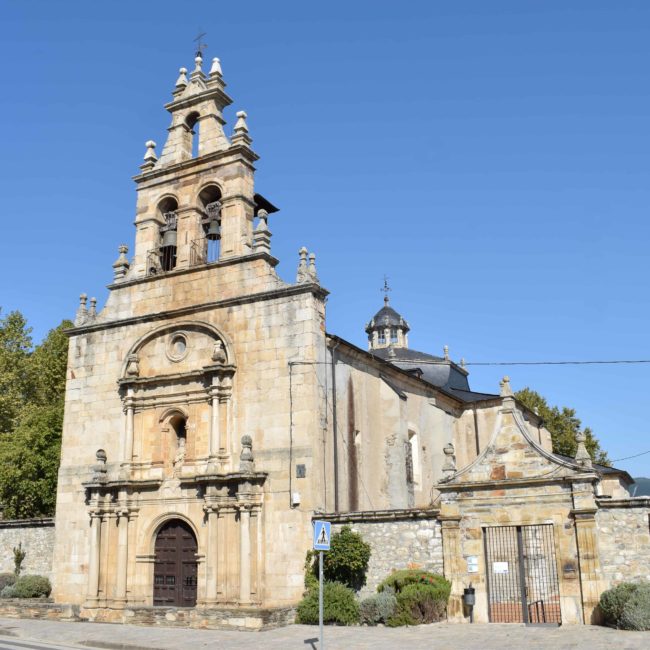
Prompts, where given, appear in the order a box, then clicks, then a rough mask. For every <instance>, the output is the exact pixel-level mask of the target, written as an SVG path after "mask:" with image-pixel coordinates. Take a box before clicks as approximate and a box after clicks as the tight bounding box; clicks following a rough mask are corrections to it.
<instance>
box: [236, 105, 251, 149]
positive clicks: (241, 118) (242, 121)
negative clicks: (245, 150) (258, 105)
mask: <svg viewBox="0 0 650 650" xmlns="http://www.w3.org/2000/svg"><path fill="white" fill-rule="evenodd" d="M247 117H248V115H247V114H246V111H237V122H236V123H235V128H234V129H233V135H232V138H231V142H232V144H233V146H234V145H245V146H248V145H250V144H251V142H253V141H252V140H251V138H250V136H249V135H248V124H246V118H247Z"/></svg>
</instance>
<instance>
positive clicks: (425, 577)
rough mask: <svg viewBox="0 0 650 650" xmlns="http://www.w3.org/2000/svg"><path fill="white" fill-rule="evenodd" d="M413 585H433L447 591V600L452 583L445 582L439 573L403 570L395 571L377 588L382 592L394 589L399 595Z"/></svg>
mask: <svg viewBox="0 0 650 650" xmlns="http://www.w3.org/2000/svg"><path fill="white" fill-rule="evenodd" d="M412 584H421V585H433V586H435V587H438V588H440V589H443V590H444V589H446V590H447V596H446V597H447V598H449V593H450V591H451V583H450V582H448V581H447V580H445V578H443V576H441V575H438V574H437V573H429V572H428V571H421V570H419V569H401V570H400V571H393V573H391V574H390V575H389V576H388V577H387V578H384V580H382V581H381V582H380V583H379V585H378V586H377V591H378V592H380V593H381V592H382V591H384V589H386V588H390V589H393V590H394V591H395V593H396V594H399V593H400V591H402V589H404V587H406V586H407V585H412Z"/></svg>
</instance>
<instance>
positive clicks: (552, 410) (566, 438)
mask: <svg viewBox="0 0 650 650" xmlns="http://www.w3.org/2000/svg"><path fill="white" fill-rule="evenodd" d="M515 397H516V398H517V400H519V401H520V402H521V403H522V404H524V406H527V407H528V408H529V409H530V410H531V411H534V412H536V413H537V414H538V415H539V416H540V417H541V418H542V420H543V421H544V426H545V427H546V428H547V429H548V430H549V432H550V434H551V440H552V442H553V451H554V452H555V453H556V454H563V455H565V456H575V454H576V449H577V446H578V444H577V443H576V434H577V433H578V431H581V430H582V432H583V433H584V434H585V436H586V438H587V439H586V440H585V447H586V448H587V451H588V452H589V454H590V455H591V457H592V459H593V460H594V462H596V463H600V464H601V465H609V464H610V462H609V458H608V457H607V452H605V450H603V449H602V448H601V446H600V442H599V441H598V439H597V438H596V436H594V434H593V432H592V430H591V429H590V428H589V427H585V428H584V429H581V427H582V422H581V421H580V419H579V418H578V417H577V416H576V412H575V409H572V408H569V407H567V406H563V407H562V408H561V409H560V408H558V407H557V406H549V404H548V402H547V401H546V399H545V398H544V397H542V396H541V395H540V394H539V393H537V392H535V391H534V390H531V389H530V388H524V389H522V390H519V391H517V392H516V393H515Z"/></svg>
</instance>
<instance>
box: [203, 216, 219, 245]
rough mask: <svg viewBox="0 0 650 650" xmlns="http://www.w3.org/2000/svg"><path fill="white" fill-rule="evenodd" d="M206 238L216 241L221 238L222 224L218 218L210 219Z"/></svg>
mask: <svg viewBox="0 0 650 650" xmlns="http://www.w3.org/2000/svg"><path fill="white" fill-rule="evenodd" d="M205 236H206V239H209V240H210V241H216V240H217V239H220V238H221V226H220V225H219V220H218V219H210V221H208V231H207V232H206V233H205Z"/></svg>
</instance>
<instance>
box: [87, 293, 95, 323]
mask: <svg viewBox="0 0 650 650" xmlns="http://www.w3.org/2000/svg"><path fill="white" fill-rule="evenodd" d="M96 317H97V298H94V297H93V298H91V299H90V309H89V310H88V320H95V318H96Z"/></svg>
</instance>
